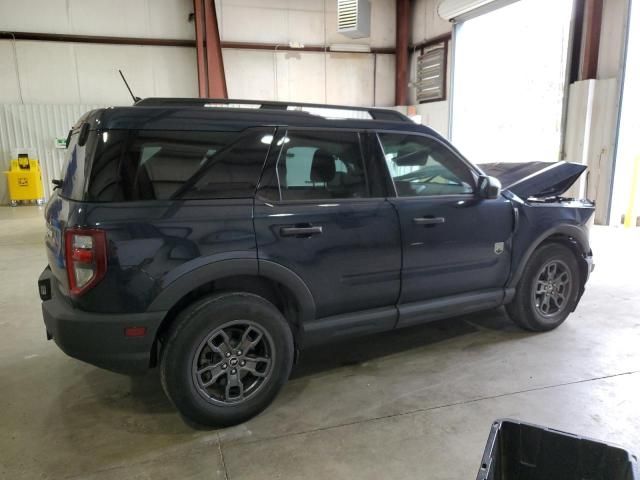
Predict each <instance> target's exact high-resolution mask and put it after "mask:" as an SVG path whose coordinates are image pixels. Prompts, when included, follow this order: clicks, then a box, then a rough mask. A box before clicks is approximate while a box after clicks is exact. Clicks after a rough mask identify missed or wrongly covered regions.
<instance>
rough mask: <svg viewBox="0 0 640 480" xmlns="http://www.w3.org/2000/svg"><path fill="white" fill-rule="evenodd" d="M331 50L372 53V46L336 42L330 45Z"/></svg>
mask: <svg viewBox="0 0 640 480" xmlns="http://www.w3.org/2000/svg"><path fill="white" fill-rule="evenodd" d="M329 50H330V51H332V52H362V53H370V52H371V47H370V46H369V45H360V44H357V43H355V44H350V43H336V44H334V45H330V46H329Z"/></svg>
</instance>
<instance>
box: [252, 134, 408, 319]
mask: <svg viewBox="0 0 640 480" xmlns="http://www.w3.org/2000/svg"><path fill="white" fill-rule="evenodd" d="M365 137H366V133H364V132H361V131H355V130H353V131H349V130H345V129H339V130H338V129H333V130H332V129H326V130H323V129H317V128H314V129H303V128H289V129H288V130H287V131H279V133H278V134H277V135H276V138H275V139H274V142H273V147H272V152H271V154H270V158H269V160H268V162H267V167H266V169H265V172H264V174H263V179H262V181H261V185H260V188H259V191H258V195H257V197H256V202H255V229H256V239H257V245H258V257H259V259H260V261H261V262H262V261H271V262H276V263H278V264H280V265H283V266H285V267H287V268H288V269H290V270H292V271H293V272H295V273H296V274H297V275H298V276H299V277H301V278H302V280H303V281H304V282H305V283H306V285H307V286H308V288H309V290H310V291H311V294H312V295H313V298H314V300H315V304H316V317H317V318H322V317H327V316H331V315H337V314H343V313H348V312H356V311H359V310H365V309H374V308H378V307H392V308H390V312H391V311H393V314H392V315H391V314H390V317H389V319H388V322H389V328H390V327H392V326H393V324H394V323H395V308H394V307H393V306H394V305H395V303H396V301H397V299H398V295H399V291H400V264H401V246H400V234H399V224H398V218H397V215H396V212H395V209H394V207H393V206H392V205H391V204H390V203H389V202H387V201H386V199H385V195H386V191H385V190H384V185H383V184H380V183H379V179H380V178H381V175H379V174H377V173H376V172H373V171H372V170H371V166H370V165H371V164H370V162H369V157H370V156H371V155H370V153H371V151H370V148H368V147H367V145H368V142H367V141H366V138H365Z"/></svg>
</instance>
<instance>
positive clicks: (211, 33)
mask: <svg viewBox="0 0 640 480" xmlns="http://www.w3.org/2000/svg"><path fill="white" fill-rule="evenodd" d="M196 1H197V0H196ZM204 22H205V23H204V25H205V42H206V44H207V55H206V57H207V78H208V89H209V96H210V97H212V98H227V82H226V80H225V76H224V63H223V60H222V47H221V45H220V32H219V31H218V18H217V15H216V6H215V4H214V0H204Z"/></svg>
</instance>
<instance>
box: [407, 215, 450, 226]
mask: <svg viewBox="0 0 640 480" xmlns="http://www.w3.org/2000/svg"><path fill="white" fill-rule="evenodd" d="M445 221H446V220H445V218H444V217H416V218H414V219H413V223H415V224H416V225H439V224H441V223H444V222H445Z"/></svg>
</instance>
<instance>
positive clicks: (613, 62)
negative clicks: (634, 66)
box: [598, 0, 629, 79]
mask: <svg viewBox="0 0 640 480" xmlns="http://www.w3.org/2000/svg"><path fill="white" fill-rule="evenodd" d="M628 2H629V0H606V1H605V2H604V3H603V9H602V35H601V36H600V49H599V52H598V53H599V56H598V79H603V78H612V77H617V76H618V74H619V71H620V65H621V64H622V61H623V58H622V49H623V45H624V34H625V30H626V23H627V18H626V15H627V5H628Z"/></svg>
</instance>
